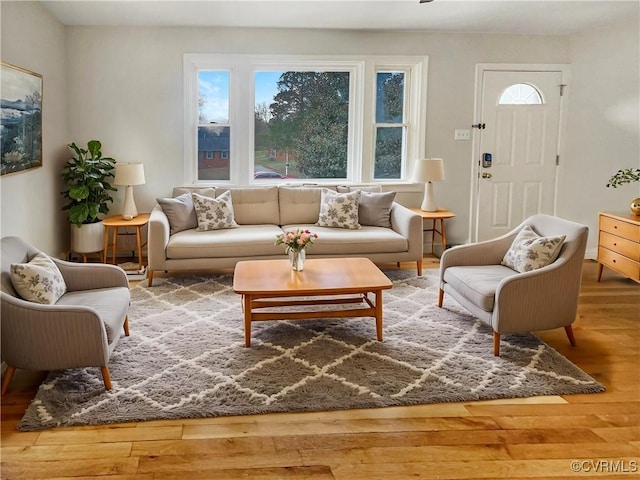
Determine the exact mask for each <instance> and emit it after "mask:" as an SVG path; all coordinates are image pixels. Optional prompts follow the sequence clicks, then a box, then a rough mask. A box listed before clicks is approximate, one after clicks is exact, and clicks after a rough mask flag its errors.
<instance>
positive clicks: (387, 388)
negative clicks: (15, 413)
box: [18, 270, 604, 431]
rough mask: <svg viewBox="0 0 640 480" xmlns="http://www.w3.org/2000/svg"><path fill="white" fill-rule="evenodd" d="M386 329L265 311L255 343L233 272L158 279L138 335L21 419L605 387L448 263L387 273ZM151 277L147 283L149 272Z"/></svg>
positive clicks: (207, 413)
mask: <svg viewBox="0 0 640 480" xmlns="http://www.w3.org/2000/svg"><path fill="white" fill-rule="evenodd" d="M385 273H386V274H387V275H388V276H389V278H390V279H391V280H393V288H392V289H391V290H386V291H385V292H384V340H383V341H382V342H378V341H377V340H376V331H375V320H374V319H373V318H350V319H335V318H334V319H318V320H315V319H313V320H294V321H283V320H280V321H267V322H256V323H254V324H253V328H252V344H251V348H245V347H244V333H243V331H244V330H243V320H242V319H243V315H242V309H241V304H240V297H239V296H238V295H236V294H235V293H234V292H233V289H232V277H231V276H230V275H219V276H214V275H208V276H176V277H170V278H158V279H154V286H153V287H147V286H145V285H142V284H141V285H138V286H136V287H135V288H133V289H132V292H131V293H132V304H131V309H130V314H129V323H130V331H131V336H130V337H123V338H122V339H121V341H120V343H119V344H118V346H117V347H116V349H115V351H114V353H113V354H112V356H111V359H110V361H109V369H110V371H111V378H112V381H113V388H112V390H111V391H109V392H106V391H105V390H104V385H103V383H102V377H101V375H100V370H99V369H97V368H84V369H75V370H66V371H58V372H51V373H50V374H49V376H48V377H47V379H46V380H45V382H44V383H43V384H42V385H41V386H40V388H39V390H38V392H37V394H36V397H35V399H34V400H33V402H32V403H31V405H30V406H29V408H28V410H27V411H26V413H25V415H24V417H23V418H22V420H21V421H20V423H19V425H18V428H19V429H20V430H24V431H33V430H40V429H46V428H52V427H57V426H71V425H97V424H108V423H120V422H131V421H145V420H157V419H179V418H200V417H216V416H223V415H247V414H261V413H269V412H303V411H326V410H339V409H354V408H370V407H385V406H393V405H414V404H428V403H438V402H455V401H471V400H487V399H498V398H516V397H530V396H536V395H562V394H574V393H593V392H601V391H603V390H604V388H603V386H602V385H600V384H599V383H598V382H596V381H595V380H594V379H593V378H591V377H590V376H588V375H587V374H586V373H584V372H583V371H582V370H580V369H579V368H578V367H576V366H575V365H573V364H572V363H571V362H570V361H568V360H567V359H566V358H565V357H563V356H562V355H560V354H559V353H557V352H556V351H555V350H554V349H552V348H550V347H549V346H548V345H546V344H545V343H543V342H542V341H540V340H539V339H538V338H537V337H535V336H534V335H532V334H524V335H503V336H502V344H501V356H500V357H495V356H494V355H493V347H492V332H491V329H490V328H488V327H486V326H485V325H484V324H483V323H481V322H480V321H479V320H477V319H475V318H474V317H472V316H471V315H469V314H468V313H466V311H464V310H463V309H462V308H461V307H460V306H458V305H457V304H456V303H455V302H454V301H453V300H451V299H447V298H446V297H445V304H444V308H442V309H440V308H438V307H437V306H436V301H437V298H436V297H437V289H438V288H437V272H436V271H427V272H426V274H425V275H424V276H421V277H417V276H416V275H415V273H412V272H411V271H408V270H389V271H386V272H385ZM144 283H146V282H144Z"/></svg>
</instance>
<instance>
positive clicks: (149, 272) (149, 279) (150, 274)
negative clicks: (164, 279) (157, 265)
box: [147, 270, 153, 286]
mask: <svg viewBox="0 0 640 480" xmlns="http://www.w3.org/2000/svg"><path fill="white" fill-rule="evenodd" d="M147 281H148V282H149V286H151V284H152V283H153V270H148V271H147Z"/></svg>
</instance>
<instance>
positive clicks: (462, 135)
mask: <svg viewBox="0 0 640 480" xmlns="http://www.w3.org/2000/svg"><path fill="white" fill-rule="evenodd" d="M455 139H456V140H470V139H471V130H456V131H455Z"/></svg>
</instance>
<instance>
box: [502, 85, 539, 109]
mask: <svg viewBox="0 0 640 480" xmlns="http://www.w3.org/2000/svg"><path fill="white" fill-rule="evenodd" d="M498 103H499V104H500V105H540V104H542V103H543V102H542V97H541V96H540V93H539V92H538V90H536V89H535V88H533V87H532V86H531V85H527V84H526V83H516V84H515V85H511V86H510V87H509V88H507V89H506V90H505V91H504V92H502V95H501V96H500V100H499V101H498Z"/></svg>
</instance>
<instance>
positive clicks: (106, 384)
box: [100, 365, 111, 390]
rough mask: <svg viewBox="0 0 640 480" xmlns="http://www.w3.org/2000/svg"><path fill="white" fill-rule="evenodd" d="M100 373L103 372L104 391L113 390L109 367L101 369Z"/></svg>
mask: <svg viewBox="0 0 640 480" xmlns="http://www.w3.org/2000/svg"><path fill="white" fill-rule="evenodd" d="M100 371H101V372H102V380H103V381H104V389H105V390H111V375H109V367H107V366H106V365H105V366H104V367H100Z"/></svg>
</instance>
